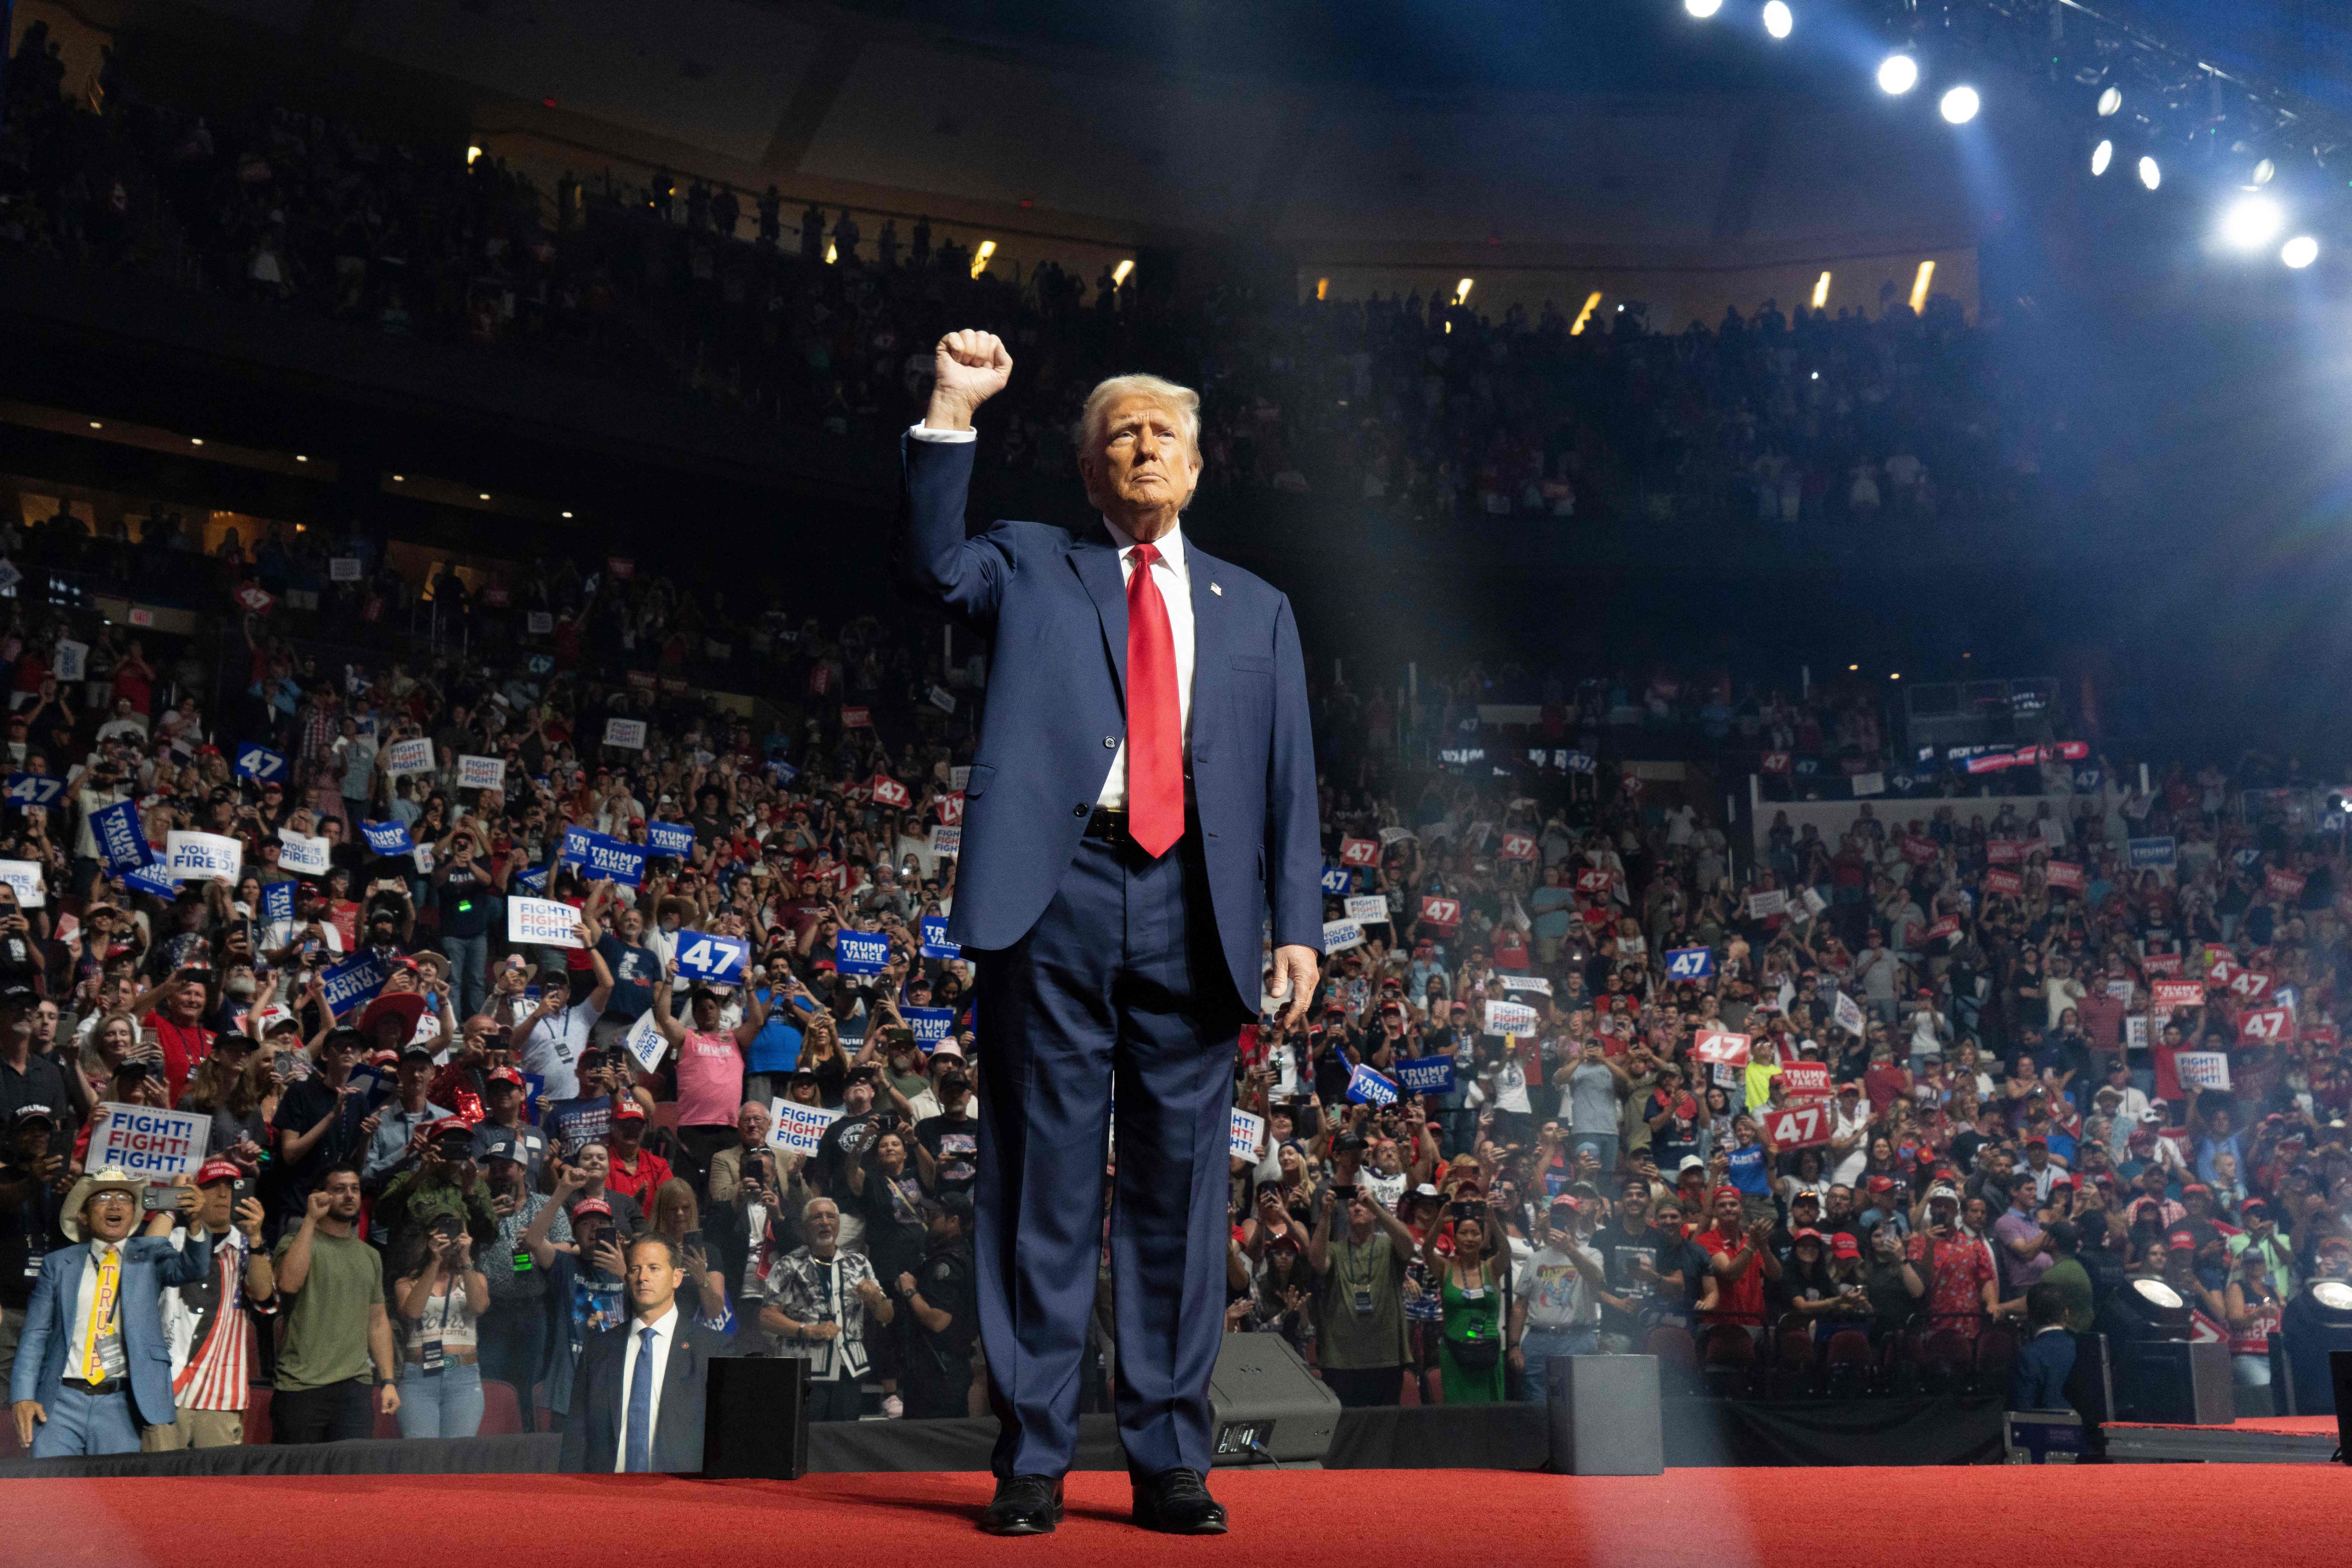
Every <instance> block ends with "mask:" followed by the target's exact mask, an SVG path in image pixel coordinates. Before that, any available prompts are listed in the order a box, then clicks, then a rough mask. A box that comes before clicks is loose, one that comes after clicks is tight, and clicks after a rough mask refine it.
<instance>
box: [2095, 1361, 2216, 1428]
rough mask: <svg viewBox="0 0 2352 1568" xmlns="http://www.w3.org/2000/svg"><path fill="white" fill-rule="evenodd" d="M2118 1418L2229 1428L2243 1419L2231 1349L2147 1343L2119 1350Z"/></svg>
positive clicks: (2168, 1424) (2171, 1424)
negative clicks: (2235, 1393)
mask: <svg viewBox="0 0 2352 1568" xmlns="http://www.w3.org/2000/svg"><path fill="white" fill-rule="evenodd" d="M2114 1353H2115V1357H2116V1404H2117V1405H2119V1406H2120V1408H2119V1409H2118V1410H2117V1412H2116V1414H2117V1415H2120V1416H2121V1417H2122V1418H2123V1419H2124V1420H2126V1421H2150V1422H2155V1423H2158V1424H2159V1425H2162V1426H2230V1425H2231V1424H2233V1423H2234V1422H2235V1421H2236V1420H2237V1419H2238V1406H2237V1401H2236V1399H2235V1398H2234V1397H2233V1396H2232V1395H2231V1391H2230V1347H2229V1346H2227V1345H2224V1344H2217V1343H2212V1342H2207V1343H2204V1344H2195V1343H2191V1342H2189V1341H2187V1340H2142V1341H2140V1342H2138V1343H2137V1344H2126V1345H2123V1346H2120V1347H2118V1348H2116V1350H2115V1352H2114Z"/></svg>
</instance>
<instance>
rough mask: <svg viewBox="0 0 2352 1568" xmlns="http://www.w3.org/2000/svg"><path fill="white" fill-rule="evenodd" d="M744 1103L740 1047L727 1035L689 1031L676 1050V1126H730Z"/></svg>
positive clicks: (741, 1051) (730, 1034)
mask: <svg viewBox="0 0 2352 1568" xmlns="http://www.w3.org/2000/svg"><path fill="white" fill-rule="evenodd" d="M742 1104H743V1048H742V1047H740V1046H738V1045H737V1044H736V1043H735V1037H734V1035H733V1034H732V1033H731V1032H730V1033H724V1034H717V1035H705V1034H699V1033H698V1032H696V1031H695V1030H692V1029H688V1031H687V1032H686V1039H685V1041H684V1042H683V1043H682V1044H680V1045H679V1047H678V1048H677V1124H678V1125H679V1126H680V1127H732V1126H733V1125H734V1124H735V1113H736V1111H737V1110H740V1108H741V1107H742Z"/></svg>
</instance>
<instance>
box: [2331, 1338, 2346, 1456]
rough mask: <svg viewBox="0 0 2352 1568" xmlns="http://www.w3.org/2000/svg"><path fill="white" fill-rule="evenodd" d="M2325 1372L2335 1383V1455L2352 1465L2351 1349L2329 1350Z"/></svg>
mask: <svg viewBox="0 0 2352 1568" xmlns="http://www.w3.org/2000/svg"><path fill="white" fill-rule="evenodd" d="M2327 1373H2328V1377H2329V1379H2330V1381H2332V1382H2333V1383H2334V1384H2336V1458H2339V1459H2341V1460H2343V1461H2344V1463H2346V1464H2347V1465H2352V1351H2329V1352H2327Z"/></svg>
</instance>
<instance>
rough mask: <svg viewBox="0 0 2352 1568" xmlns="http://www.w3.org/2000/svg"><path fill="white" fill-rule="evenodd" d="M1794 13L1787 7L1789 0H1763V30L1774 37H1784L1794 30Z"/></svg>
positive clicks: (1795, 23)
mask: <svg viewBox="0 0 2352 1568" xmlns="http://www.w3.org/2000/svg"><path fill="white" fill-rule="evenodd" d="M1796 26H1797V16H1796V13H1795V12H1793V11H1791V10H1790V9H1789V0H1764V30H1765V31H1766V32H1768V33H1769V34H1771V35H1772V36H1773V37H1776V38H1785V37H1788V36H1789V35H1790V33H1791V32H1793V31H1795V29H1796Z"/></svg>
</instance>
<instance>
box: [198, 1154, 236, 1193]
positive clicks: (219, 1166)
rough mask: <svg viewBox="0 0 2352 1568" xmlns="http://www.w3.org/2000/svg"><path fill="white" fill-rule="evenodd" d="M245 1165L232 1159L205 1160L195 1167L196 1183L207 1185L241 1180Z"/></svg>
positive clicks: (201, 1185) (202, 1185)
mask: <svg viewBox="0 0 2352 1568" xmlns="http://www.w3.org/2000/svg"><path fill="white" fill-rule="evenodd" d="M243 1180H245V1167H244V1166H242V1165H239V1164H237V1163H236V1162H235V1161H233V1160H207V1161H205V1163H203V1164H202V1165H199V1166H197V1167H196V1185H198V1186H200V1187H209V1186H211V1185H212V1184H214V1183H215V1182H241V1181H243Z"/></svg>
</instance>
